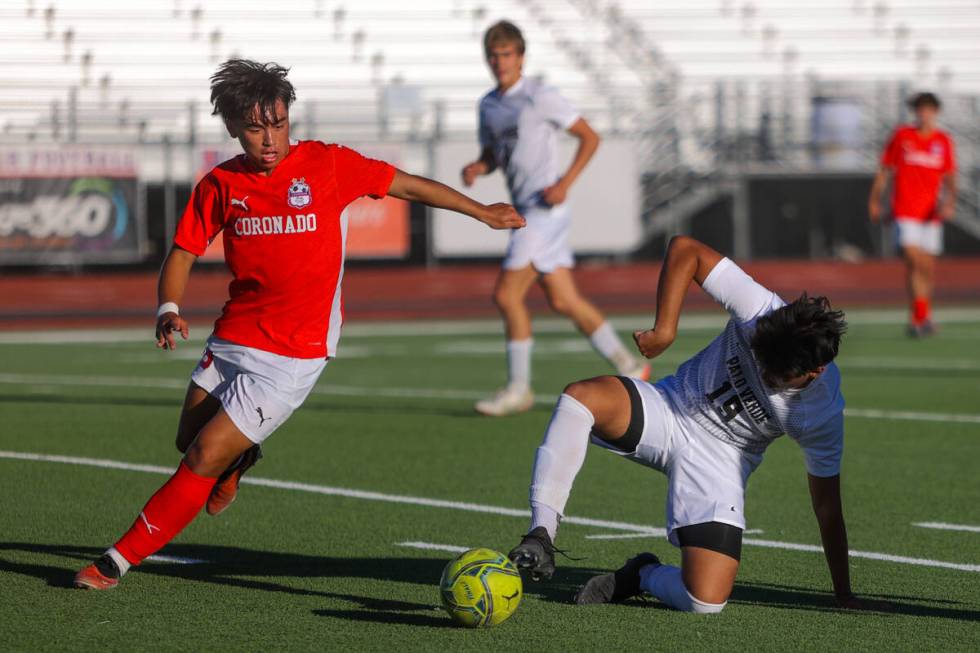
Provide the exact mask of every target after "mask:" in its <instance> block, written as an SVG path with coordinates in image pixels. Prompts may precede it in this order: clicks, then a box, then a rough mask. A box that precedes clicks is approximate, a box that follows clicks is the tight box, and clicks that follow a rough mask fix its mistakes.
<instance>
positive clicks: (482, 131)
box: [477, 100, 493, 148]
mask: <svg viewBox="0 0 980 653" xmlns="http://www.w3.org/2000/svg"><path fill="white" fill-rule="evenodd" d="M483 104H484V101H483V100H481V101H480V108H479V109H478V110H477V123H478V124H479V127H478V129H477V137H478V138H479V140H480V147H481V148H487V147H493V133H492V132H491V131H490V126H489V125H487V119H486V113H485V110H484V108H483Z"/></svg>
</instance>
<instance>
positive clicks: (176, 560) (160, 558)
mask: <svg viewBox="0 0 980 653" xmlns="http://www.w3.org/2000/svg"><path fill="white" fill-rule="evenodd" d="M144 562H168V563H170V564H174V565H203V564H204V563H206V562H207V560H198V559H197V558H181V557H180V556H164V555H160V554H159V553H158V554H157V555H152V556H150V557H149V558H147V559H146V560H144Z"/></svg>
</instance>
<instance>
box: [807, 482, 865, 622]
mask: <svg viewBox="0 0 980 653" xmlns="http://www.w3.org/2000/svg"><path fill="white" fill-rule="evenodd" d="M807 478H808V479H809V482H810V499H811V501H812V503H813V513H814V514H815V515H816V517H817V524H818V525H819V526H820V540H821V542H823V552H824V556H825V557H826V558H827V566H828V567H829V568H830V578H831V581H832V582H833V584H834V597H835V598H836V599H837V604H838V605H839V606H840V607H842V608H858V607H861V605H860V602H859V601H858V600H857V598H856V597H855V596H854V593H853V592H851V574H850V567H849V565H848V559H847V551H848V548H847V528H846V527H845V526H844V510H843V508H842V506H841V498H840V475H837V476H829V477H820V476H814V475H813V474H807Z"/></svg>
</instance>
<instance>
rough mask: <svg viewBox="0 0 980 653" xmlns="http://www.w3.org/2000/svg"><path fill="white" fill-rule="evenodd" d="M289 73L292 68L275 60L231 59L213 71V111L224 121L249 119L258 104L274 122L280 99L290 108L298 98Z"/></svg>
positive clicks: (265, 115) (269, 119)
mask: <svg viewBox="0 0 980 653" xmlns="http://www.w3.org/2000/svg"><path fill="white" fill-rule="evenodd" d="M288 73H289V68H283V67H282V66H280V65H279V64H276V63H259V62H257V61H250V60H248V59H229V60H228V61H226V62H224V63H223V64H221V65H220V66H218V70H217V72H215V73H214V74H213V75H211V104H212V105H213V106H214V111H212V112H211V114H212V115H217V114H220V115H221V117H222V119H224V121H225V122H232V121H234V120H247V119H248V118H249V116H251V114H252V111H253V110H254V109H255V105H256V104H257V105H259V109H260V110H261V112H262V117H263V118H264V119H265V120H267V121H268V122H272V121H273V119H274V117H275V115H276V101H277V100H282V103H283V104H285V105H286V108H287V109H288V108H289V105H290V104H292V102H293V100H295V99H296V91H294V90H293V85H292V84H291V83H290V82H289V80H287V79H286V75H287V74H288Z"/></svg>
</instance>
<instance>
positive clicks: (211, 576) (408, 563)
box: [0, 542, 596, 628]
mask: <svg viewBox="0 0 980 653" xmlns="http://www.w3.org/2000/svg"><path fill="white" fill-rule="evenodd" d="M104 551H105V549H104V548H103V547H90V546H74V545H53V544H32V543H26V542H0V573H14V574H21V575H25V576H31V577H34V578H39V579H41V580H43V581H45V582H46V583H47V584H48V585H50V586H52V587H61V588H70V587H71V586H72V580H73V579H74V576H75V572H76V571H77V569H79V568H81V567H82V566H84V565H85V564H87V563H89V562H91V561H92V560H94V559H95V558H97V557H98V556H100V555H101V554H102V553H103V552H104ZM6 552H26V553H39V554H45V555H52V556H58V557H64V558H72V559H75V560H77V561H78V564H77V565H73V566H71V567H70V568H66V567H64V566H54V565H43V564H36V563H23V562H15V561H12V560H10V559H9V557H10V556H7V555H5V553H6ZM161 553H162V554H164V555H167V556H172V557H178V558H192V559H195V560H203V561H205V562H203V563H200V564H175V563H157V562H153V561H148V562H145V563H144V564H142V565H140V566H139V567H137V568H135V569H134V570H133V572H132V573H135V574H151V575H154V576H163V577H168V578H180V579H184V580H190V581H197V582H204V583H213V584H216V585H225V586H230V587H237V588H244V589H250V590H256V591H262V592H276V593H283V594H288V595H293V596H306V597H320V598H329V599H340V600H343V601H348V602H351V603H356V604H357V605H358V606H359V609H350V610H345V609H322V610H314V611H313V612H314V614H316V615H319V616H323V617H335V618H340V619H349V620H356V621H373V622H379V623H399V624H407V625H413V626H430V627H439V628H443V627H454V626H453V624H452V622H451V621H450V620H449V619H448V617H446V615H445V614H444V613H442V611H441V609H439V606H438V590H437V585H438V583H439V578H440V577H441V575H442V570H443V568H444V567H445V565H446V563H447V562H448V558H449V556H448V554H447V557H446V559H438V558H409V557H389V558H384V557H378V558H356V557H355V558H340V557H325V556H310V555H303V554H296V553H279V552H270V551H256V550H252V549H244V548H240V547H233V546H210V545H199V544H180V543H174V544H170V545H168V546H167V547H166V548H165V549H164V550H163V551H162V552H161ZM594 573H596V572H595V570H591V569H581V568H572V569H568V570H561V571H560V572H559V574H557V575H556V579H555V581H557V582H551V583H541V584H539V583H534V584H532V583H530V582H528V584H527V586H526V587H525V590H526V592H527V594H529V595H532V596H537V597H539V598H541V599H544V600H548V601H554V602H563V603H567V602H569V600H570V597H571V596H572V593H573V589H574V587H577V586H578V585H580V584H581V583H584V582H585V580H586V579H587V578H589V577H590V576H591V575H592V574H594ZM286 578H326V579H329V578H363V579H369V580H379V581H395V582H401V583H413V584H417V585H426V586H430V587H431V588H432V596H433V603H431V604H424V603H412V602H407V601H398V600H392V599H387V598H384V599H382V598H374V597H368V596H355V595H350V594H339V593H335V592H330V591H319V590H313V589H308V588H304V587H294V586H291V585H288V584H284V583H282V582H276V581H277V580H279V579H286Z"/></svg>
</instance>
